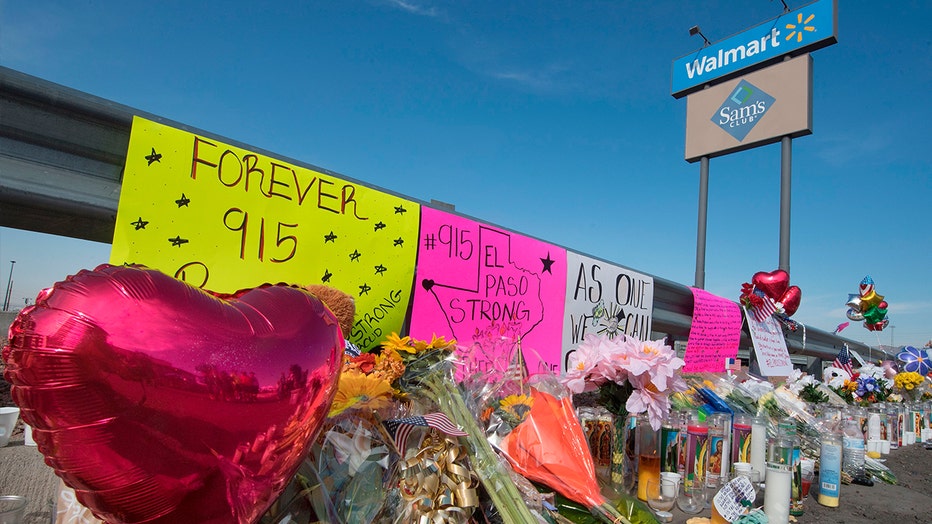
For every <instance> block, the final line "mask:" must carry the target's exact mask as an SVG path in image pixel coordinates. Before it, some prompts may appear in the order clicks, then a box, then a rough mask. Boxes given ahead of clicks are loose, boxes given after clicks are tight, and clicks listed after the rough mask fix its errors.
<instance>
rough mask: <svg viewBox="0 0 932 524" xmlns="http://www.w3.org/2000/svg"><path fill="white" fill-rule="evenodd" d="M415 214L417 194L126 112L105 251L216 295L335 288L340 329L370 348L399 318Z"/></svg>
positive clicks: (410, 266)
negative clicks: (125, 144) (344, 297)
mask: <svg viewBox="0 0 932 524" xmlns="http://www.w3.org/2000/svg"><path fill="white" fill-rule="evenodd" d="M419 220H420V206H419V205H418V204H417V203H415V202H412V201H409V200H405V199H402V198H399V197H397V196H394V195H389V194H386V193H382V192H380V191H376V190H374V189H371V188H368V187H365V186H363V185H360V184H358V183H354V182H350V181H347V180H343V179H340V178H337V177H335V176H332V175H329V174H324V173H320V172H317V171H314V170H311V169H307V168H304V167H300V166H296V165H293V164H290V163H288V162H285V161H282V160H280V159H277V158H273V157H269V156H266V155H263V154H258V153H255V152H251V151H247V150H245V149H242V148H239V147H236V146H232V145H229V144H224V143H222V142H220V141H218V140H214V139H213V138H207V137H203V136H199V135H195V134H192V133H189V132H186V131H182V130H179V129H174V128H171V127H168V126H165V125H162V124H159V123H156V122H151V121H148V120H146V119H143V118H139V117H136V118H135V119H134V120H133V128H132V132H131V135H130V143H129V149H128V152H127V158H126V166H125V172H124V178H123V184H122V192H121V194H120V204H119V208H118V210H117V220H116V228H115V230H114V237H113V248H112V250H111V253H110V261H111V263H113V264H123V263H137V264H143V265H146V266H149V267H152V268H156V269H159V270H161V271H163V272H165V273H167V274H169V275H173V276H175V277H176V278H179V279H182V280H184V281H186V282H188V283H189V284H192V285H194V286H196V287H201V288H204V289H209V290H211V291H215V292H220V293H231V292H235V291H238V290H240V289H245V288H251V287H255V286H259V285H261V284H264V283H278V282H285V283H288V284H296V285H299V286H305V285H309V284H324V285H328V286H332V287H335V288H337V289H340V290H342V291H344V292H346V293H349V294H350V295H351V296H353V297H354V298H355V301H356V318H355V322H354V325H353V329H352V333H344V336H346V337H347V338H348V339H350V340H351V341H352V342H353V343H355V344H356V345H357V346H358V347H360V348H361V349H371V348H373V347H375V346H377V345H378V343H379V342H380V341H381V340H382V339H384V338H385V336H387V335H388V334H389V333H391V332H392V331H401V328H402V326H403V324H404V319H405V313H406V311H407V309H408V304H409V303H410V295H411V292H410V290H411V287H412V283H413V279H414V263H415V257H416V254H417V231H418V224H419Z"/></svg>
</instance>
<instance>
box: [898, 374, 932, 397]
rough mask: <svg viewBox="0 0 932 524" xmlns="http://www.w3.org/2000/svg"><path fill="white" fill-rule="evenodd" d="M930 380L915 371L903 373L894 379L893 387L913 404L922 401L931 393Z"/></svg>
mask: <svg viewBox="0 0 932 524" xmlns="http://www.w3.org/2000/svg"><path fill="white" fill-rule="evenodd" d="M929 385H930V384H929V379H928V378H926V377H924V376H922V375H920V374H919V373H916V372H915V371H902V372H900V373H897V374H896V375H895V376H894V377H893V387H894V389H895V390H896V392H897V393H898V394H899V395H900V396H901V397H902V398H903V399H904V400H909V401H911V402H916V401H919V400H922V398H923V396H924V395H925V394H926V393H928V392H929Z"/></svg>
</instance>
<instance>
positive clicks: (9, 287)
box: [3, 260, 16, 311]
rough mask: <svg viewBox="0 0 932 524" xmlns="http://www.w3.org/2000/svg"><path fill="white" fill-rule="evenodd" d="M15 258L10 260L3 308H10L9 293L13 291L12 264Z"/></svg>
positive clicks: (14, 262) (7, 309) (5, 309)
mask: <svg viewBox="0 0 932 524" xmlns="http://www.w3.org/2000/svg"><path fill="white" fill-rule="evenodd" d="M14 264H16V261H15V260H10V278H9V279H8V280H7V281H6V294H5V295H4V296H3V310H4V311H9V310H10V295H11V294H12V293H13V265H14Z"/></svg>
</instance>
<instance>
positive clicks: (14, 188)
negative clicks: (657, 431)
mask: <svg viewBox="0 0 932 524" xmlns="http://www.w3.org/2000/svg"><path fill="white" fill-rule="evenodd" d="M134 115H139V116H142V117H145V118H147V119H149V120H153V121H157V122H162V123H164V124H166V125H170V126H172V127H175V128H178V129H184V130H186V131H190V132H192V133H196V134H199V135H202V136H207V137H213V138H216V139H217V140H220V141H223V142H226V143H229V144H234V145H240V146H242V147H243V148H245V149H250V150H253V151H256V152H259V153H263V154H268V155H270V156H276V157H281V155H276V154H274V153H268V152H265V151H261V150H258V149H256V148H255V147H252V146H248V145H245V144H240V143H238V142H237V141H235V140H230V139H228V138H225V137H221V136H217V135H214V134H212V133H208V132H204V131H201V130H198V129H193V128H190V127H189V126H185V125H184V124H180V123H177V122H172V121H170V120H167V119H164V118H161V117H159V116H156V115H152V114H149V113H146V112H143V111H139V110H137V109H134V108H132V107H129V106H125V105H121V104H118V103H115V102H112V101H109V100H105V99H103V98H99V97H96V96H94V95H90V94H88V93H84V92H81V91H77V90H74V89H71V88H68V87H64V86H61V85H58V84H55V83H52V82H49V81H46V80H42V79H40V78H36V77H33V76H30V75H26V74H24V73H21V72H18V71H15V70H12V69H9V68H5V67H0V226H5V227H11V228H17V229H24V230H29V231H37V232H41V233H48V234H52V235H61V236H68V237H74V238H80V239H84V240H93V241H97V242H104V243H110V242H111V240H112V238H113V230H114V224H115V220H116V211H117V203H118V200H119V195H120V183H121V179H122V171H123V165H124V162H125V159H126V149H127V145H128V143H129V135H130V129H131V127H132V121H133V116H134ZM285 160H288V161H289V162H292V163H294V164H296V165H300V166H304V167H308V168H310V169H314V170H316V171H319V172H324V173H330V171H328V170H326V169H321V168H320V167H317V166H313V165H310V164H308V163H306V162H301V161H296V160H292V159H285ZM334 174H336V173H334ZM339 176H340V177H341V178H348V177H345V176H343V175H339ZM406 198H409V199H410V200H415V201H416V200H417V199H413V198H410V197H406ZM425 205H427V204H425ZM638 271H640V272H642V273H645V272H644V271H641V270H638ZM648 274H649V273H648ZM736 295H737V291H736ZM692 311H693V296H692V292H691V291H690V289H689V287H687V286H685V285H682V284H678V283H675V282H672V281H669V280H665V279H662V278H658V277H654V310H653V331H654V336H655V337H658V336H662V335H667V336H668V337H670V338H671V339H672V341H684V340H686V338H687V337H688V336H689V328H690V325H691V323H692ZM786 341H787V346H788V348H789V350H790V353H792V354H795V355H804V356H808V357H815V358H821V359H826V360H832V359H834V357H835V355H837V354H838V351H839V349H840V348H841V347H842V345H843V344H845V343H847V344H848V346H849V348H850V349H852V350H855V351H858V352H859V353H861V355H864V356H867V355H870V356H871V357H873V358H875V359H876V358H890V355H886V354H882V352H881V351H879V350H877V349H872V348H870V347H869V346H867V345H865V344H863V343H861V342H857V341H853V340H849V339H845V338H842V337H838V336H836V335H834V334H832V333H829V332H826V331H822V330H818V329H813V328H803V327H800V329H799V330H797V331H796V332H788V333H786ZM741 347H742V348H745V349H746V348H749V347H751V340H750V336H749V334H748V332H747V329H746V328H745V329H744V331H743V332H742V337H741ZM809 360H812V359H811V358H810V359H809Z"/></svg>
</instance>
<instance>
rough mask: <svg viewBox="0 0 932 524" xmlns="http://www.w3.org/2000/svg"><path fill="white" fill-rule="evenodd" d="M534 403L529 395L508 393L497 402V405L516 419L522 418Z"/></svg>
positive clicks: (520, 419)
mask: <svg viewBox="0 0 932 524" xmlns="http://www.w3.org/2000/svg"><path fill="white" fill-rule="evenodd" d="M532 405H534V399H533V398H532V397H531V396H530V395H517V394H516V395H508V396H507V397H505V398H503V399H502V400H501V402H499V404H498V407H499V408H501V410H502V411H504V412H505V413H507V414H508V415H510V416H512V417H514V418H515V419H516V420H517V421H519V422H520V421H522V420H524V417H526V416H527V414H528V412H529V411H531V406H532Z"/></svg>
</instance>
